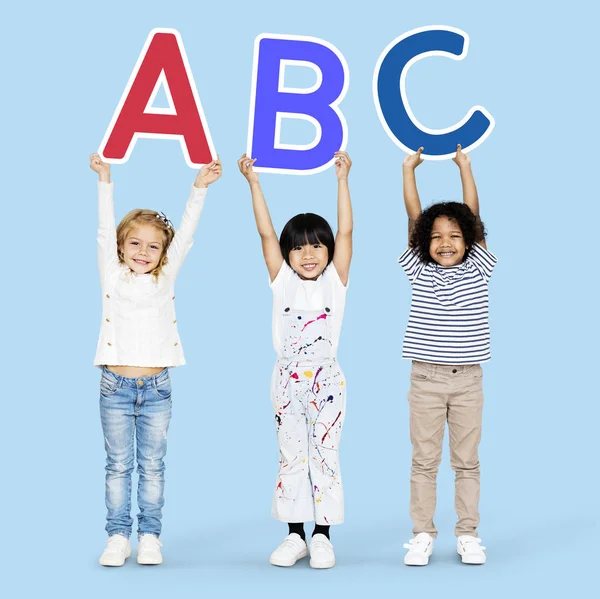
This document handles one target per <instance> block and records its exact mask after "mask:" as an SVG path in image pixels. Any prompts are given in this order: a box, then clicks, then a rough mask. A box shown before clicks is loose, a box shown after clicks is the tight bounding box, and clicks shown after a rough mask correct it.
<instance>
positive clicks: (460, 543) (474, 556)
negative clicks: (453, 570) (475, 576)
mask: <svg viewBox="0 0 600 599" xmlns="http://www.w3.org/2000/svg"><path fill="white" fill-rule="evenodd" d="M480 543H481V539H478V538H476V537H472V536H470V535H461V536H460V537H458V539H457V540H456V551H457V552H458V555H460V557H461V558H462V562H463V564H485V561H486V559H487V557H486V555H485V552H484V549H485V547H482V546H481V544H480Z"/></svg>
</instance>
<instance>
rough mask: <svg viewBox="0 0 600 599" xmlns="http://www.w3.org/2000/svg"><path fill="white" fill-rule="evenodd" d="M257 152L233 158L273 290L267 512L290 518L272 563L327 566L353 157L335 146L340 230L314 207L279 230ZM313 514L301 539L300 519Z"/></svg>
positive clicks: (336, 499)
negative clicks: (275, 459) (273, 432)
mask: <svg viewBox="0 0 600 599" xmlns="http://www.w3.org/2000/svg"><path fill="white" fill-rule="evenodd" d="M254 162H255V160H253V159H251V158H248V157H247V156H246V155H245V154H244V155H243V156H242V157H241V158H240V159H239V161H238V167H239V169H240V171H241V173H242V174H243V175H244V177H246V179H247V181H248V183H249V184H250V191H251V194H252V207H253V209H254V217H255V220H256V227H257V229H258V233H259V235H260V238H261V242H262V250H263V256H264V258H265V263H266V265H267V269H268V271H269V278H270V281H271V290H272V291H273V318H272V326H273V346H274V347H275V351H276V352H277V362H276V363H275V368H274V370H273V375H272V377H271V403H272V406H273V409H274V412H275V423H276V427H277V441H278V444H279V472H278V474H277V481H276V484H275V493H274V496H273V503H272V509H271V514H272V515H273V517H274V518H277V519H278V520H280V521H281V522H285V523H287V525H288V529H289V530H288V533H289V534H288V535H287V536H286V537H285V539H284V540H283V543H281V545H279V547H277V549H275V551H273V553H272V554H271V557H270V558H269V562H270V563H271V564H273V565H274V566H293V565H294V564H295V563H296V562H297V561H298V560H299V559H302V558H304V557H306V556H307V555H308V554H309V552H310V565H311V567H313V568H331V567H333V566H334V565H335V554H334V551H333V546H332V544H331V540H330V538H329V536H330V534H329V527H330V525H334V524H341V523H342V522H343V521H344V495H343V491H342V477H341V474H340V468H339V459H338V455H339V451H338V448H339V442H340V436H341V432H342V424H343V422H344V417H345V412H346V379H345V377H344V373H343V372H342V370H341V368H340V366H339V364H338V362H337V358H336V354H337V346H338V341H339V337H340V331H341V326H342V319H343V316H344V306H345V302H346V287H347V285H348V273H349V270H350V261H351V259H352V228H353V224H352V204H351V202H350V190H349V188H348V173H349V172H350V166H351V165H352V162H351V161H350V156H348V154H347V153H346V152H336V153H335V160H334V162H335V173H336V176H337V180H338V191H337V204H338V211H337V214H338V230H337V234H336V236H335V239H334V236H333V232H332V230H331V227H330V226H329V224H328V223H327V221H326V220H325V219H324V218H322V217H321V216H318V215H317V214H312V213H310V212H309V213H305V214H298V215H297V216H294V218H292V219H291V220H290V221H289V222H288V223H287V224H286V225H285V227H284V228H283V231H282V233H281V237H280V238H279V239H278V238H277V234H276V233H275V229H274V228H273V223H272V222H271V216H270V214H269V209H268V207H267V203H266V201H265V198H264V195H263V193H262V189H261V187H260V183H259V181H258V174H257V173H256V172H255V171H254V169H253V168H252V165H253V164H254ZM312 520H314V521H315V528H314V530H313V533H312V537H311V540H310V548H309V546H308V545H307V542H306V535H305V533H304V522H309V521H312Z"/></svg>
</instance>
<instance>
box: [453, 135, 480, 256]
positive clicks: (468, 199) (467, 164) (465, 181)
mask: <svg viewBox="0 0 600 599" xmlns="http://www.w3.org/2000/svg"><path fill="white" fill-rule="evenodd" d="M452 160H453V161H454V162H455V163H456V164H457V166H458V169H459V171H460V180H461V182H462V188H463V202H464V203H465V204H466V205H467V206H468V207H469V208H470V209H471V212H472V213H473V214H474V215H475V216H476V217H477V218H478V219H479V218H480V217H479V196H478V195H477V187H476V186H475V179H474V177H473V171H472V170H471V157H470V156H469V155H468V154H465V153H464V152H463V151H462V149H461V147H460V144H458V146H456V156H455V157H454V158H453V159H452ZM478 243H479V245H481V246H483V247H484V248H485V247H486V245H485V240H482V241H480V242H478Z"/></svg>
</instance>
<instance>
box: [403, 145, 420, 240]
mask: <svg viewBox="0 0 600 599" xmlns="http://www.w3.org/2000/svg"><path fill="white" fill-rule="evenodd" d="M422 152H423V148H419V149H418V150H417V153H416V154H409V155H408V156H406V158H404V162H403V163H402V189H403V193H404V205H405V206H406V215H407V216H408V243H409V245H410V238H411V236H412V232H413V229H414V228H415V222H416V220H417V219H418V218H419V216H421V200H420V199H419V192H418V191H417V179H416V177H415V169H416V168H417V167H418V166H419V164H421V163H422V162H423V160H424V159H423V158H421V153H422Z"/></svg>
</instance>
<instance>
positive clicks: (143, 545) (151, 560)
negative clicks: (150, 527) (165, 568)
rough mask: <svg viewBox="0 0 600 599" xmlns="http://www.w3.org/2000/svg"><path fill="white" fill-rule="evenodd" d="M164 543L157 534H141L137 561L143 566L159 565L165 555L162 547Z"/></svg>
mask: <svg viewBox="0 0 600 599" xmlns="http://www.w3.org/2000/svg"><path fill="white" fill-rule="evenodd" d="M162 546H163V544H162V543H161V542H160V541H159V540H158V537H157V536H156V535H152V534H144V535H141V536H140V540H139V541H138V546H137V563H138V564H142V565H143V566H158V564H162V561H163V557H162V553H161V552H160V548H161V547H162Z"/></svg>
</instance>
